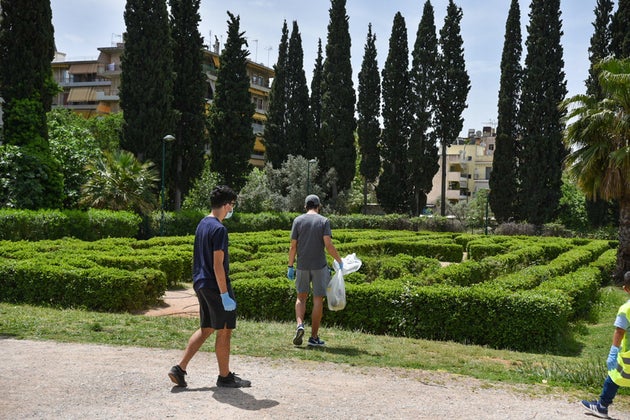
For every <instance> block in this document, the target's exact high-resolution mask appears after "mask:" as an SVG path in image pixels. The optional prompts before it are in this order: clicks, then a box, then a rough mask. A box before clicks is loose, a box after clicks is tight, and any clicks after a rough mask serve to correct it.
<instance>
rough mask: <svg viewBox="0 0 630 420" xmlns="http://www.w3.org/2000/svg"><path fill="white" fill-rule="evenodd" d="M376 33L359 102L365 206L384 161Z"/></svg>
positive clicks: (364, 67) (370, 41) (364, 69)
mask: <svg viewBox="0 0 630 420" xmlns="http://www.w3.org/2000/svg"><path fill="white" fill-rule="evenodd" d="M375 43H376V34H372V24H371V23H370V24H369V25H368V34H367V40H366V42H365V52H364V54H363V62H362V63H361V71H360V72H359V88H358V97H359V98H358V101H357V114H358V117H359V118H358V121H357V134H358V137H359V150H360V152H361V153H360V154H361V162H360V164H359V172H360V173H361V176H362V177H363V205H364V206H366V205H367V186H368V183H373V182H374V181H376V178H377V177H378V173H379V171H380V168H381V160H380V155H379V151H378V142H379V139H380V135H381V127H380V122H379V118H380V116H381V76H380V74H379V72H378V62H377V61H376V55H377V53H376V45H375Z"/></svg>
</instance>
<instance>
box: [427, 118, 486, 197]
mask: <svg viewBox="0 0 630 420" xmlns="http://www.w3.org/2000/svg"><path fill="white" fill-rule="evenodd" d="M495 145H496V133H495V132H494V129H493V128H492V127H483V130H482V131H475V130H473V129H471V130H469V131H468V137H466V138H461V137H460V138H458V139H457V140H456V141H455V142H454V143H453V144H452V145H451V146H449V147H447V148H446V165H447V170H446V183H447V185H446V200H448V201H449V202H450V203H451V204H456V203H458V202H460V201H462V200H463V201H468V200H469V199H471V198H472V197H474V196H475V195H476V194H477V192H479V190H483V189H489V188H490V173H491V172H492V158H493V155H494V150H495ZM438 159H439V164H440V169H439V170H438V172H437V173H436V174H435V176H434V177H433V189H432V190H431V192H430V193H429V194H428V196H427V204H428V205H436V203H437V201H438V200H439V199H440V198H441V195H442V157H441V156H440V157H439V158H438Z"/></svg>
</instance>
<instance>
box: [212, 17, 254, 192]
mask: <svg viewBox="0 0 630 420" xmlns="http://www.w3.org/2000/svg"><path fill="white" fill-rule="evenodd" d="M228 16H229V20H228V36H227V41H226V43H225V48H224V50H223V52H222V53H221V67H220V68H219V72H218V74H217V83H216V92H215V96H214V101H213V103H212V108H211V110H210V127H209V134H210V158H211V160H210V167H211V169H212V170H213V171H214V172H217V173H218V174H219V175H220V176H221V178H222V179H223V181H224V182H225V183H226V184H227V185H229V186H231V187H232V188H234V190H235V191H238V190H240V189H241V188H242V187H243V186H244V185H245V182H246V178H247V175H248V174H249V172H250V169H251V168H250V164H249V159H250V157H251V153H252V150H253V148H254V141H255V137H254V132H253V131H252V117H253V115H254V104H253V103H252V101H251V96H250V94H249V76H248V75H247V56H248V55H249V51H247V50H245V49H243V46H247V41H246V40H245V38H244V32H240V16H236V17H235V16H234V15H233V14H232V13H230V12H228Z"/></svg>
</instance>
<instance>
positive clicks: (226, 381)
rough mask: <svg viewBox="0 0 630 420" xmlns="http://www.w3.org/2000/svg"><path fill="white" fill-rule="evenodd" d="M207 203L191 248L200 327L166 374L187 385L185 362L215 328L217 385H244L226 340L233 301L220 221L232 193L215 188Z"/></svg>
mask: <svg viewBox="0 0 630 420" xmlns="http://www.w3.org/2000/svg"><path fill="white" fill-rule="evenodd" d="M210 204H211V206H212V212H211V213H210V214H209V215H208V216H206V217H204V218H203V219H202V220H201V222H199V225H198V226H197V230H196V232H195V245H194V248H193V287H194V289H195V292H196V294H197V299H198V300H199V318H200V328H199V329H198V330H197V331H195V332H194V333H193V334H192V336H191V337H190V339H189V340H188V345H187V346H186V350H184V355H183V356H182V359H181V361H180V362H179V364H177V365H175V366H173V367H172V368H171V370H170V371H169V373H168V376H169V378H171V381H173V382H174V383H175V384H176V385H177V386H179V387H185V386H187V383H186V379H185V375H186V367H187V366H188V362H190V360H191V359H192V357H193V356H194V355H195V354H196V353H197V351H198V350H199V348H200V347H201V346H202V345H203V343H204V342H205V341H206V339H207V338H208V337H210V335H212V333H213V332H215V331H216V333H217V335H216V343H215V354H216V358H217V362H218V365H219V376H218V378H217V386H219V387H228V388H242V387H248V386H251V382H250V381H247V380H245V379H241V378H239V377H238V376H236V375H235V374H234V373H232V372H230V339H231V336H232V330H233V329H234V328H236V302H235V300H234V291H233V290H232V284H231V282H230V277H229V263H230V257H229V254H228V233H227V229H226V228H225V226H223V220H224V219H228V218H230V217H231V216H232V213H233V212H234V207H235V205H236V193H235V192H234V191H232V189H231V188H230V187H227V186H225V185H222V186H219V187H216V188H215V189H214V190H212V193H211V194H210Z"/></svg>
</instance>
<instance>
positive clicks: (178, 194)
mask: <svg viewBox="0 0 630 420" xmlns="http://www.w3.org/2000/svg"><path fill="white" fill-rule="evenodd" d="M170 1H171V3H170V4H171V16H172V17H171V33H172V36H173V45H174V60H173V64H174V69H175V82H174V89H173V109H174V110H175V112H176V113H177V116H178V117H179V118H178V120H177V124H176V127H175V142H174V143H173V144H171V145H170V146H169V147H170V151H171V156H172V158H171V160H170V164H169V165H167V167H166V169H167V174H168V175H167V177H166V179H167V180H169V181H171V182H170V183H169V185H171V186H172V188H169V191H171V190H172V191H173V195H174V197H173V198H174V208H175V210H179V208H180V207H181V203H182V196H184V195H186V194H187V193H188V190H189V189H190V187H191V185H192V182H193V181H194V180H195V179H197V178H198V177H199V175H200V174H201V171H202V169H203V161H204V146H205V144H206V143H207V134H206V116H205V112H206V93H207V91H208V84H207V81H206V76H205V75H204V73H203V71H202V62H203V51H202V50H203V38H202V37H201V34H200V33H199V29H198V28H199V21H200V20H201V18H200V16H199V3H200V0H192V1H190V0H170ZM169 195H171V194H169Z"/></svg>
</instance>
